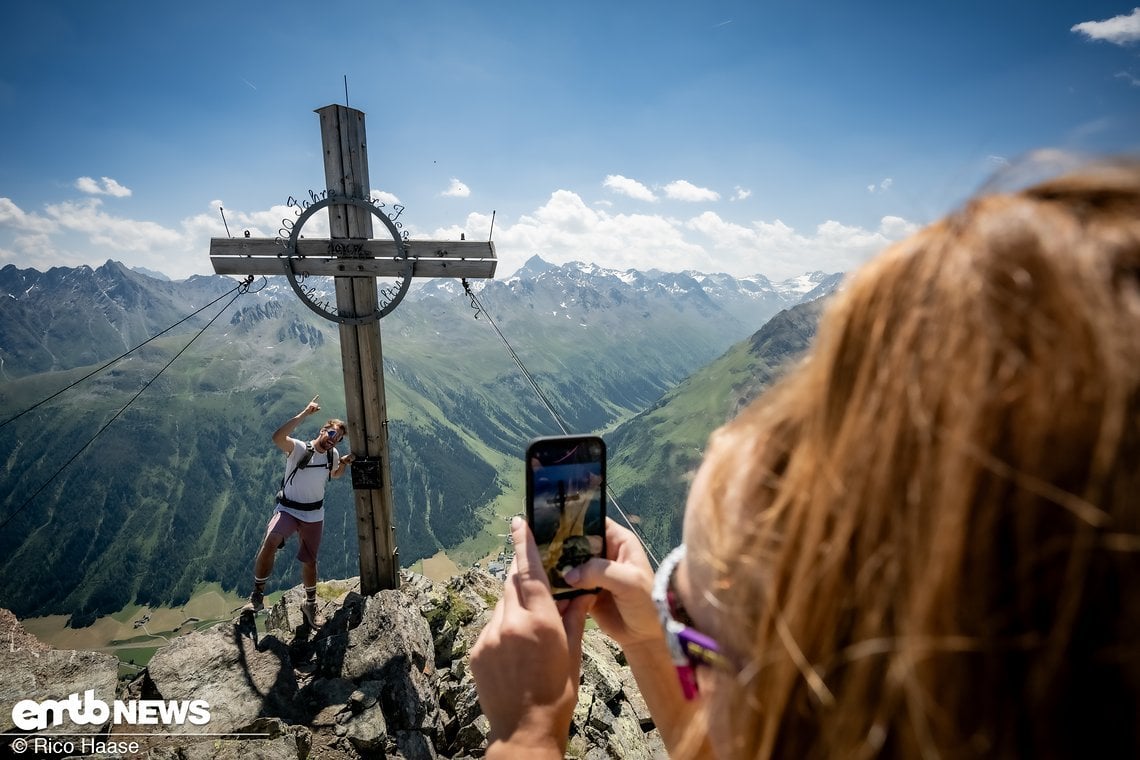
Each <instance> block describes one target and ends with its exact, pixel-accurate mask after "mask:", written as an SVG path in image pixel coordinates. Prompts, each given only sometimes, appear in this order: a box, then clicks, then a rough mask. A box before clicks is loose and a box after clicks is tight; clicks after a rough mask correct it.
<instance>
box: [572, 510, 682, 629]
mask: <svg viewBox="0 0 1140 760" xmlns="http://www.w3.org/2000/svg"><path fill="white" fill-rule="evenodd" d="M606 555H607V558H606V559H592V560H590V561H589V562H586V563H583V564H582V565H580V566H578V567H576V568H573V569H571V570H569V571H567V572H566V573H565V574H564V575H563V577H564V578H565V579H566V582H567V583H569V584H570V585H571V586H574V587H575V588H599V587H600V588H601V589H602V592H601V593H600V594H598V598H597V599H596V600H595V601H594V606H593V608H592V609H591V611H590V616H591V617H593V618H594V620H596V621H597V623H598V627H599V628H601V629H602V630H603V631H605V632H606V633H607V634H608V635H609V636H610V638H612V639H613V640H614V641H616V642H617V643H618V644H619V645H620V646H621V647H622V649H630V648H633V647H637V646H639V645H642V644H653V645H656V644H659V643H660V642H662V641H664V638H665V632H664V631H663V630H662V628H661V621H660V619H659V618H658V616H657V606H656V605H655V604H654V603H653V597H652V593H653V570H652V569H651V568H650V566H649V560H648V559H647V558H646V556H645V550H644V549H642V548H641V542H640V541H638V540H637V536H636V535H634V534H633V532H632V531H630V530H628V529H626V528H623V527H621V526H620V525H618V524H617V523H616V522H614V521H613V520H610V519H609V518H607V519H606Z"/></svg>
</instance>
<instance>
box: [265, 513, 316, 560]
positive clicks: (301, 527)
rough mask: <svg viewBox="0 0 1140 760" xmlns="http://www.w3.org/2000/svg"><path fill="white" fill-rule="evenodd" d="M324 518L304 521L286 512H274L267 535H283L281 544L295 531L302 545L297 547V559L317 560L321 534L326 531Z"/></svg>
mask: <svg viewBox="0 0 1140 760" xmlns="http://www.w3.org/2000/svg"><path fill="white" fill-rule="evenodd" d="M324 529H325V523H324V520H321V521H319V522H303V521H301V520H298V519H297V518H296V517H293V515H291V514H288V513H286V512H274V513H273V517H271V518H270V519H269V528H268V529H267V530H266V531H265V535H266V536H269V535H271V534H272V535H277V536H280V537H281V545H282V546H284V545H285V540H286V539H287V538H289V536H291V535H293V534H294V533H296V534H297V537H298V540H299V541H300V546H298V547H297V559H298V560H300V561H301V562H305V563H308V562H316V561H317V551H318V550H319V549H320V548H321V534H322V533H323V532H324Z"/></svg>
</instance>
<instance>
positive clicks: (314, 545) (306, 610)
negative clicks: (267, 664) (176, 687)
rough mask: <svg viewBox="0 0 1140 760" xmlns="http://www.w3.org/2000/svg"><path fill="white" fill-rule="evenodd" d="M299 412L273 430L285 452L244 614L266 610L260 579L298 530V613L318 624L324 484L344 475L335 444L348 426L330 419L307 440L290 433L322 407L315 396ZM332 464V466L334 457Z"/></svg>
mask: <svg viewBox="0 0 1140 760" xmlns="http://www.w3.org/2000/svg"><path fill="white" fill-rule="evenodd" d="M319 398H320V396H313V400H312V401H310V402H309V403H308V405H307V406H306V407H305V408H304V409H303V410H301V412H300V414H298V415H297V416H295V417H293V418H292V419H290V420H288V421H287V422H286V423H285V424H284V425H282V426H281V427H279V428H277V431H276V432H275V433H273V443H274V444H275V445H276V446H277V448H279V449H281V450H282V451H283V452H285V456H286V460H285V475H284V477H283V478H282V479H281V489H280V490H279V491H278V492H277V500H276V507H275V508H274V510H273V517H271V518H270V519H269V525H268V527H267V528H266V531H265V540H264V541H262V542H261V548H260V549H259V550H258V552H257V558H256V559H255V560H254V562H253V593H252V594H250V595H249V602H248V603H247V604H246V605H245V607H243V608H242V611H243V612H257V611H258V610H261V609H264V608H265V582H266V581H267V580H269V574H270V573H271V572H273V561H274V559H275V558H276V556H277V551H278V550H279V549H280V548H281V547H282V546H284V545H285V540H286V539H288V538H289V537H290V536H291V535H293V534H294V533H296V534H297V537H298V541H299V544H300V545H299V546H298V548H297V559H298V560H299V561H300V563H301V583H302V585H303V586H304V588H305V602H304V604H302V605H301V614H302V615H303V616H304V618H305V622H306V623H308V624H309V626H311V627H314V628H315V627H317V626H318V621H317V551H318V550H319V549H320V548H321V533H322V532H323V530H324V520H325V510H324V499H325V484H326V483H328V481H329V480H331V479H333V478H339V477H341V476H342V475H344V471H345V468H346V466H347V465H349V464H351V463H352V460H353V458H354V457H353V455H352V454H346V455H344V456H339V455H338V452H337V450H336V443H337V442H338V441H340V440H341V439H343V438H344V436H345V435H346V434H347V432H348V430H347V428H346V427H345V424H344V422H343V421H342V420H338V419H335V418H334V419H330V420H329V421H328V422H326V423H325V424H324V425H323V426H321V429H320V432H318V433H317V437H316V438H314V439H313V440H311V441H309V442H308V443H306V442H305V441H302V440H299V439H297V438H293V437H291V436H290V435H289V434H290V433H292V432H293V430H294V429H296V427H297V426H298V425H299V424H301V420H303V419H305V418H306V417H308V416H309V415H311V414H316V413H317V412H319V411H320V410H321V407H320V404H318V403H317V399H319ZM334 459H335V460H336V465H335V466H334V465H333V460H334Z"/></svg>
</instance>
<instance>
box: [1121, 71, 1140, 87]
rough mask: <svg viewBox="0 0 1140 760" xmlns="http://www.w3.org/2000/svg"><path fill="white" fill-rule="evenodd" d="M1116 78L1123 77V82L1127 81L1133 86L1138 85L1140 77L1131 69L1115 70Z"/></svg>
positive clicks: (1139, 84) (1139, 85)
mask: <svg viewBox="0 0 1140 760" xmlns="http://www.w3.org/2000/svg"><path fill="white" fill-rule="evenodd" d="M1116 78H1117V79H1123V80H1124V81H1125V82H1128V84H1130V85H1132V86H1133V87H1140V78H1138V77H1137V76H1136V75H1135V74H1133V73H1132V72H1131V71H1118V72H1116Z"/></svg>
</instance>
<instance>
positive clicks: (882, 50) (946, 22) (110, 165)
mask: <svg viewBox="0 0 1140 760" xmlns="http://www.w3.org/2000/svg"><path fill="white" fill-rule="evenodd" d="M1134 2H1136V0H1124V1H1123V2H1106V1H1104V0H1064V1H1063V2H1062V1H1060V0H1053V1H1050V0H985V1H984V2H977V1H975V0H957V1H956V2H942V1H941V0H939V1H938V2H914V1H913V0H908V1H907V2H894V1H893V0H892V1H891V2H863V3H856V2H838V1H837V0H820V1H817V2H812V3H808V2H803V1H802V0H749V1H747V2H720V1H718V0H710V1H706V2H699V3H694V2H664V1H658V2H641V1H638V0H630V1H629V2H621V0H605V1H604V2H597V1H595V0H581V1H580V2H576V3H546V2H538V1H537V0H527V1H526V2H521V1H520V2H495V1H493V0H486V1H485V2H473V1H467V2H463V1H460V0H416V1H415V2H407V1H405V2H399V3H396V2H386V1H380V0H372V1H371V2H351V1H346V2H332V3H317V2H307V3H297V2H291V1H285V2H274V3H267V2H262V3H259V2H252V1H251V0H246V1H244V2H236V3H235V2H225V3H222V2H213V1H212V0H203V1H202V2H196V3H187V4H182V5H176V4H173V3H159V2H154V1H153V0H150V1H149V2H136V1H135V0H124V1H122V2H108V3H92V2H78V0H76V1H75V2H60V1H59V0H36V2H27V3H18V4H17V3H9V4H8V6H9V7H7V8H6V9H5V13H4V24H3V29H2V31H0V39H2V44H0V266H3V265H7V264H15V265H16V266H18V267H21V268H28V267H32V268H36V269H41V270H45V269H48V268H50V267H53V266H76V265H79V264H90V265H93V266H95V265H99V264H101V263H102V262H104V261H105V260H107V259H109V258H110V259H116V260H119V261H123V262H124V263H127V264H128V265H131V266H142V267H146V268H149V269H152V270H157V271H161V272H164V273H166V274H167V275H169V276H171V277H174V278H182V277H186V276H189V275H191V274H195V273H203V274H205V273H209V272H211V271H212V270H211V268H210V263H209V259H208V251H209V238H210V237H211V236H222V235H224V234H225V232H224V229H223V226H222V218H221V214H220V213H219V211H218V207H219V206H223V207H224V208H225V214H226V218H227V220H228V222H229V226H230V229H231V230H232V231H234V232H235V234H240V233H238V230H245V229H248V230H250V231H251V233H252V234H253V235H255V236H272V235H273V234H274V233H275V231H276V229H277V227H278V224H279V220H280V219H281V217H282V216H283V215H284V214H285V213H286V210H285V209H284V203H285V201H286V200H287V198H288V197H289V196H290V195H293V196H299V195H304V194H306V193H307V192H308V191H309V190H320V189H322V186H323V176H324V174H323V169H322V163H321V152H320V130H319V122H318V120H317V116H316V114H315V113H313V111H314V109H316V108H320V107H322V106H325V105H328V104H331V103H344V102H345V81H344V77H345V76H347V78H348V103H349V105H350V106H352V107H353V108H359V109H361V110H362V111H364V112H365V114H366V125H367V130H368V138H369V144H368V152H369V165H370V170H371V185H372V189H373V191H374V192H376V193H379V194H381V197H384V198H386V199H388V200H392V201H396V200H398V201H399V202H400V203H402V204H403V205H405V206H406V207H407V210H406V211H405V212H404V215H403V217H402V221H404V222H405V224H406V225H407V227H408V229H409V230H410V231H411V233H412V236H413V237H418V238H446V239H453V238H457V237H458V236H459V233H461V232H462V233H464V234H465V235H466V236H467V238H468V239H480V240H481V239H486V237H487V235H488V233H489V231H490V226H491V225H490V219H491V214H492V211H494V212H495V213H496V219H495V224H494V230H493V233H494V240H495V243H496V246H497V249H498V252H499V256H500V259H501V260H502V263H501V264H500V269H499V273H500V276H505V275H507V274H510V273H511V272H513V271H514V270H515V269H516V268H517V267H518V266H520V265H521V264H522V262H523V261H525V260H526V259H527V258H528V257H530V256H531V255H533V254H536V253H537V254H539V255H541V256H542V257H543V258H546V259H547V260H550V261H554V262H558V263H561V262H564V261H570V260H582V261H590V262H595V263H597V264H599V265H601V266H606V267H612V268H618V269H625V268H629V267H636V268H640V269H649V268H654V267H656V268H660V269H666V270H686V269H696V270H700V271H706V272H712V271H725V272H729V273H732V274H735V275H746V274H754V273H760V274H764V275H766V276H768V277H770V278H772V279H777V280H779V279H784V278H787V277H792V276H795V275H798V274H800V273H803V272H806V271H812V270H824V271H842V270H849V269H851V268H852V267H854V266H856V265H857V264H858V263H859V262H860V261H862V260H864V259H865V258H866V257H867V256H869V255H871V254H873V253H874V252H875V251H877V250H879V249H880V248H882V247H883V245H885V244H886V243H888V242H889V241H891V240H894V239H897V238H899V237H901V236H905V234H906V233H907V232H908V231H910V230H913V229H915V227H916V226H918V225H922V224H925V223H928V222H930V221H932V220H933V219H935V218H937V217H939V216H941V215H942V214H944V213H946V212H947V211H949V210H951V209H953V208H954V207H955V206H957V205H958V204H959V203H961V202H962V200H963V199H964V198H966V197H968V196H969V195H970V194H971V193H974V192H976V191H977V190H978V188H979V187H980V186H982V185H983V184H984V183H985V182H986V181H987V180H988V179H989V178H991V177H992V176H993V175H994V174H995V172H1000V171H1002V169H1003V167H1006V166H1008V165H1010V164H1013V165H1015V166H1023V165H1024V162H1025V161H1026V160H1027V157H1028V156H1030V155H1031V154H1033V153H1034V152H1035V151H1045V150H1054V149H1060V150H1064V151H1076V152H1081V153H1093V154H1099V153H1120V152H1131V153H1137V152H1138V151H1140V9H1137V8H1135V7H1134V5H1133V4H1132V3H1134ZM311 223H315V220H314V222H311ZM319 231H320V230H319V228H318V227H317V226H316V225H315V224H314V227H313V230H312V233H311V234H317V233H318V232H319ZM306 233H307V234H310V230H309V229H308V228H306Z"/></svg>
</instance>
